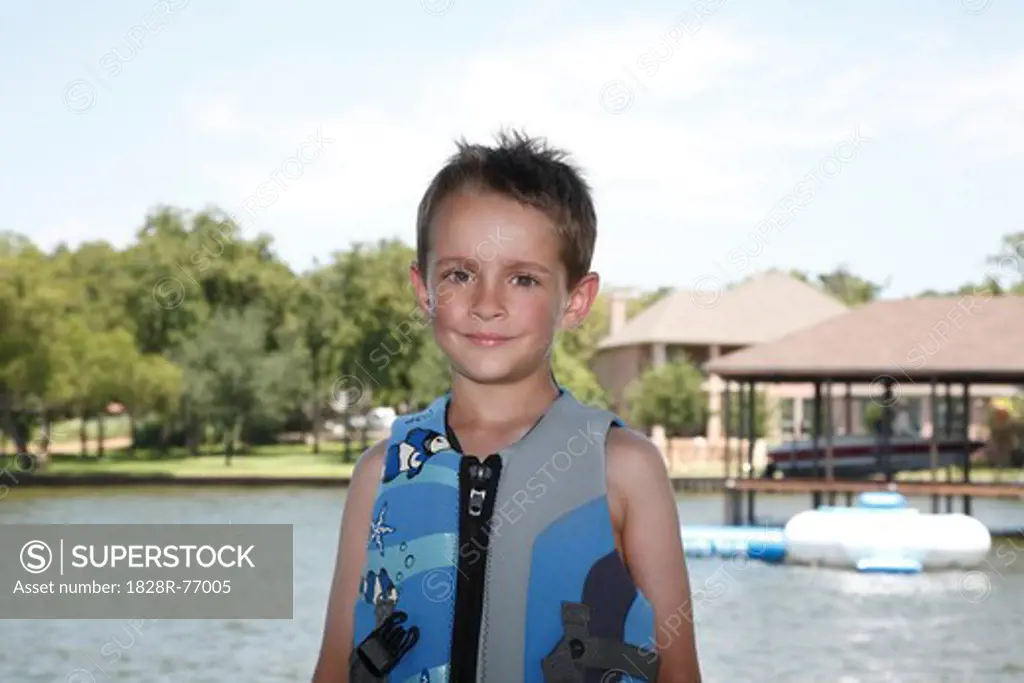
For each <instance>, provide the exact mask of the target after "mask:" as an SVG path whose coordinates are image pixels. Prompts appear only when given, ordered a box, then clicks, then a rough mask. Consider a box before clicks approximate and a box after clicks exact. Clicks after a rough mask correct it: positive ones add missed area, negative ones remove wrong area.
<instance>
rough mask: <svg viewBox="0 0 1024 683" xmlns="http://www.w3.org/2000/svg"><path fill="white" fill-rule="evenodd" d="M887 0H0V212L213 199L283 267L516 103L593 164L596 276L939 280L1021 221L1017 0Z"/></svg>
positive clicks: (48, 236) (78, 217)
mask: <svg viewBox="0 0 1024 683" xmlns="http://www.w3.org/2000/svg"><path fill="white" fill-rule="evenodd" d="M893 4H895V3H889V2H883V1H881V0H878V1H865V2H857V3H823V2H816V1H813V0H806V1H802V2H797V1H791V2H770V3H769V2H765V3H752V2H742V3H741V2H740V1H739V0H725V1H724V2H723V1H722V0H705V1H704V2H685V1H684V2H654V1H652V2H644V3H620V2H612V1H611V0H603V1H598V2H595V1H590V2H583V1H582V0H578V1H574V0H532V1H529V0H528V1H526V2H498V1H495V0H491V1H489V2H475V3H470V2H469V1H468V0H397V1H396V2H388V3H371V2H358V3H356V2H313V1H305V2H303V1H298V2H291V3H282V2H266V1H260V0H247V1H246V2H238V1H236V0H221V1H218V2H199V0H165V1H161V2H154V1H152V0H145V1H138V2H129V1H127V0H109V1H107V2H103V3H92V4H91V6H87V4H86V3H69V2H56V1H54V0H49V1H47V2H37V3H5V4H4V6H3V8H2V9H0V70H2V80H3V83H4V84H5V87H4V88H3V89H2V90H0V93H2V94H0V97H2V98H3V99H2V103H3V106H2V107H0V127H2V130H3V131H4V134H3V135H2V136H0V152H2V154H3V159H4V163H3V164H2V166H0V202H2V203H3V206H4V207H5V209H6V210H5V212H4V213H5V219H6V220H5V223H6V224H5V225H4V226H3V227H2V229H8V230H15V231H17V232H21V233H24V234H27V235H29V236H31V237H32V238H33V239H35V240H36V241H37V242H38V243H40V244H43V245H44V246H48V247H49V246H53V245H54V244H56V243H58V242H59V241H62V240H64V241H68V242H70V243H72V244H75V243H78V242H80V241H81V240H83V239H95V238H102V239H106V240H109V241H111V242H113V243H114V244H117V245H123V244H125V243H127V242H128V241H130V240H131V239H132V235H133V234H134V232H135V230H136V229H137V228H138V226H139V225H140V224H141V223H142V221H143V217H144V216H145V214H146V212H147V210H149V209H150V208H151V207H153V206H155V205H157V204H161V203H167V204H173V205H178V206H182V207H186V208H189V209H192V210H199V209H202V208H204V207H206V206H209V205H217V206H220V207H222V208H224V209H226V210H228V211H231V212H233V213H235V214H236V215H238V216H239V217H240V218H242V217H245V218H246V220H245V221H243V224H244V225H245V226H246V230H247V231H248V230H252V231H253V232H256V231H262V232H267V233H270V234H272V235H273V236H274V240H275V244H276V246H277V250H278V252H279V253H280V254H281V255H282V256H283V257H284V258H285V259H286V260H287V261H288V262H289V263H291V264H292V265H293V266H294V267H295V268H296V269H304V268H306V267H308V266H309V265H310V264H311V263H312V261H313V259H314V258H319V259H320V260H324V259H325V258H327V257H328V256H329V254H330V253H331V252H332V251H333V250H336V249H341V248H345V247H346V246H347V245H349V244H350V243H351V242H352V241H353V240H373V239H376V238H379V237H387V236H397V237H401V238H403V239H405V240H407V241H408V242H410V243H412V240H413V235H414V232H413V218H414V214H415V206H416V203H417V201H418V199H419V196H420V194H421V193H422V191H423V188H424V186H425V185H426V183H427V181H428V180H429V178H430V176H431V175H432V173H433V172H434V170H435V169H436V167H437V166H438V165H439V164H440V163H441V162H442V161H443V159H444V157H445V156H446V155H447V154H448V153H450V152H451V151H452V149H453V147H452V139H453V138H454V137H456V136H459V135H463V134H464V135H466V136H468V137H469V138H471V139H486V138H487V137H488V136H489V134H490V132H492V131H493V130H495V129H496V128H497V127H499V126H500V125H514V126H523V127H525V128H526V130H527V131H528V132H531V133H536V134H544V135H546V136H548V137H549V138H550V139H551V140H552V142H555V143H556V144H559V145H563V146H566V147H568V148H569V149H570V150H571V151H573V153H574V154H575V157H576V158H577V160H578V161H579V162H580V163H581V164H582V165H583V166H584V168H585V169H586V171H587V173H588V177H589V178H590V180H591V181H592V183H593V185H594V188H595V192H596V199H597V202H598V207H599V215H600V236H599V246H598V252H597V255H596V260H595V268H596V269H598V270H599V271H600V272H601V273H602V275H603V276H604V278H605V282H607V283H610V284H613V285H628V286H638V287H646V288H653V287H657V286H662V285H668V286H673V287H688V286H692V284H693V283H694V282H695V281H701V282H704V281H706V280H707V279H708V277H714V278H720V279H726V280H728V279H736V278H739V277H743V276H745V275H747V274H749V273H750V272H753V271H756V270H761V269H764V268H769V267H785V268H789V267H795V268H802V269H807V270H812V271H822V270H827V269H831V268H833V267H835V266H837V265H839V264H840V263H845V264H847V265H848V266H849V267H851V268H852V269H853V270H854V271H856V272H858V273H860V274H863V275H865V276H867V277H870V278H872V279H875V280H885V279H887V278H891V287H890V289H889V290H888V294H889V295H892V296H899V295H905V294H914V293H917V292H918V291H920V290H923V289H926V288H952V287H955V286H958V285H960V284H962V283H963V282H965V281H968V280H976V279H978V278H979V277H980V276H981V275H982V274H983V272H984V268H985V266H984V258H985V256H986V255H987V254H990V253H992V252H994V251H995V250H996V249H997V248H998V243H999V238H1000V236H1001V235H1003V234H1005V233H1008V232H1011V231H1018V230H1021V229H1022V221H1021V217H1022V215H1024V212H1022V210H1021V209H1022V203H1024V199H1022V197H1024V193H1022V192H1021V191H1020V185H1021V180H1022V178H1024V125H1022V124H1021V121H1024V44H1022V43H1021V41H1020V35H1021V34H1020V27H1021V26H1022V25H1024V5H1020V4H1018V3H1014V2H1011V1H1010V0H941V1H940V0H927V1H923V0H922V1H920V2H912V3H900V6H899V7H896V8H894V7H892V5H893ZM840 5H842V7H840ZM701 13H703V14H704V16H703V17H700V18H699V19H698V18H697V15H698V14H701ZM137 44H138V45H141V47H140V46H138V45H137ZM83 81H84V83H83ZM69 88H70V89H69ZM627 105H628V106H627ZM72 110H76V111H72ZM83 110H84V111H83ZM609 110H611V111H609ZM858 130H859V131H860V134H861V135H862V136H867V137H868V138H869V139H866V140H864V141H862V142H861V143H860V146H859V148H858V149H857V151H856V153H854V151H853V148H851V147H849V146H843V145H841V143H842V142H843V140H844V139H848V138H852V137H853V136H855V135H856V134H857V131H858ZM318 131H319V135H320V136H321V137H322V138H330V139H331V140H333V141H332V142H329V143H326V144H324V146H323V147H322V149H321V150H320V151H314V148H312V147H308V148H305V149H304V150H303V152H304V153H305V154H306V155H307V157H308V158H310V159H311V160H310V161H308V162H307V163H305V164H304V166H302V167H301V168H300V167H299V166H298V165H292V166H291V167H290V169H286V170H287V171H289V172H291V173H292V174H293V175H297V176H298V177H295V178H293V179H288V178H286V177H284V176H279V177H281V178H282V182H283V183H284V187H283V188H282V187H280V186H278V189H279V190H280V191H279V192H278V197H276V198H275V199H274V200H273V201H271V200H270V199H269V197H270V195H268V194H266V192H264V193H263V195H262V199H261V200H258V201H259V202H260V203H259V204H257V203H256V202H257V200H255V199H247V198H249V197H255V196H256V195H257V189H258V188H259V187H260V186H261V185H264V184H265V183H268V182H269V183H271V184H273V180H272V177H273V175H274V173H275V169H278V168H280V167H281V164H282V163H283V162H285V160H286V159H288V158H289V157H290V156H293V155H294V154H295V153H296V150H297V149H298V147H299V145H300V144H302V142H303V140H304V139H307V138H309V137H310V136H314V137H315V136H316V135H317V134H318ZM836 155H838V156H839V157H842V158H843V159H844V160H843V161H842V162H839V161H836V160H835V158H834V157H835V156H836ZM314 156H315V157H316V158H315V159H313V158H312V157H314ZM830 157H832V158H831V159H830ZM816 168H817V169H818V176H817V177H818V180H817V181H816V180H813V179H812V180H810V181H805V178H806V177H807V176H808V174H810V173H811V172H812V171H813V170H814V169H816ZM801 182H809V183H810V184H809V185H803V186H801V185H800V183H801ZM1011 188H1012V190H1011ZM810 189H813V195H809V190H810ZM789 194H794V195H795V196H796V197H797V199H798V200H799V204H798V205H797V209H796V210H795V213H793V214H792V215H791V218H790V219H789V220H788V222H786V224H785V225H784V226H783V227H771V228H770V229H767V230H766V226H768V224H764V223H762V221H763V220H764V219H765V218H766V217H767V216H769V215H770V214H772V213H773V210H774V209H775V208H776V207H777V206H780V203H786V202H784V201H783V200H784V198H785V197H786V196H787V195H789ZM246 205H248V206H249V207H250V209H253V210H252V212H251V214H250V215H249V216H247V215H246V210H245V207H246ZM789 205H790V206H793V202H792V201H790V202H789ZM254 207H255V208H254ZM775 215H777V216H778V215H779V214H778V213H777V212H776V214H775ZM759 224H761V227H760V228H759V227H758V225H759ZM758 232H760V233H761V234H762V237H760V238H758V237H756V235H757V233H758ZM757 240H759V241H760V244H759V243H758V241H757ZM738 249H745V250H746V251H747V252H749V254H750V255H751V257H750V258H749V259H739V258H737V257H736V256H737V254H738V253H739V252H737V250H738ZM730 253H731V254H732V258H730Z"/></svg>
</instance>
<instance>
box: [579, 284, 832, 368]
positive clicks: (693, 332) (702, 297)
mask: <svg viewBox="0 0 1024 683" xmlns="http://www.w3.org/2000/svg"><path fill="white" fill-rule="evenodd" d="M848 310H849V309H848V308H847V307H846V306H845V305H843V303H842V302H840V301H839V300H837V299H835V298H833V297H831V296H829V295H827V294H824V293H823V292H821V291H820V290H818V289H816V288H815V287H813V286H812V285H809V284H807V283H805V282H801V281H800V280H797V279H796V278H793V277H791V276H789V275H787V274H786V273H782V272H779V271H774V270H772V271H766V272H763V273H759V274H757V275H754V276H752V277H750V278H749V279H747V280H746V281H744V282H741V283H739V284H737V285H735V286H734V287H732V288H730V289H717V290H710V289H704V290H677V291H674V292H672V293H671V294H668V295H666V296H665V297H663V298H662V299H660V300H659V301H657V302H656V303H654V304H653V305H651V306H650V307H648V308H646V309H645V310H644V311H643V312H641V313H639V314H638V315H636V316H634V317H633V318H631V319H630V320H628V321H627V322H626V324H625V325H624V326H623V327H622V329H621V330H619V331H617V332H616V333H614V334H611V335H609V336H608V337H606V338H605V339H603V340H602V341H601V343H599V344H598V346H597V348H598V350H601V349H611V348H616V347H622V346H633V345H638V344H656V343H664V344H721V345H735V346H748V345H751V344H759V343H762V342H766V341H769V340H772V339H775V338H777V337H780V336H782V335H784V334H788V333H790V332H792V331H794V330H797V329H801V328H805V327H807V326H809V325H813V324H815V323H818V322H821V321H822V320H826V319H829V318H832V317H835V316H837V315H841V314H843V313H845V312H846V311H848Z"/></svg>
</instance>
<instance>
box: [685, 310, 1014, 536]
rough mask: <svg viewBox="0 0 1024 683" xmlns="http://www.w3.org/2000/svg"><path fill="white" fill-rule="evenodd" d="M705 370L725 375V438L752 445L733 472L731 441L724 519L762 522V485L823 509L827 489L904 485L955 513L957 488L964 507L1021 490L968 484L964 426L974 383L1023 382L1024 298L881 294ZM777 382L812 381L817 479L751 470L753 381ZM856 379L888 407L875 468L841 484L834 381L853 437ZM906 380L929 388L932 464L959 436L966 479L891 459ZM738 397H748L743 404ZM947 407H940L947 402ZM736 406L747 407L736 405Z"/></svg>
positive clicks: (724, 358) (967, 436)
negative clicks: (913, 477) (903, 471)
mask: <svg viewBox="0 0 1024 683" xmlns="http://www.w3.org/2000/svg"><path fill="white" fill-rule="evenodd" d="M705 369H706V370H707V372H708V373H710V374H712V375H717V376H718V377H720V378H721V379H722V380H723V381H724V382H725V384H726V388H725V392H724V396H723V399H724V400H723V405H722V424H723V431H724V433H725V437H726V440H727V441H726V443H729V438H730V437H738V439H737V442H738V443H746V444H747V452H746V453H745V454H744V453H742V452H737V453H736V454H735V458H736V461H737V463H742V462H743V460H744V456H745V459H746V463H745V466H742V467H740V468H738V469H739V473H738V474H737V475H736V476H735V477H733V476H731V475H730V472H731V462H732V458H733V453H732V449H730V448H727V449H726V465H725V469H726V473H727V474H726V476H727V481H726V490H727V492H728V495H727V496H726V498H727V503H726V520H727V523H729V524H742V523H744V521H745V522H746V523H747V524H754V523H755V516H754V506H755V495H756V493H757V492H759V491H760V492H789V493H795V492H805V493H810V494H811V497H812V506H813V507H817V506H818V505H821V504H822V498H823V496H824V495H825V494H828V497H829V503H830V504H834V503H835V496H836V494H837V493H844V492H845V493H846V496H847V500H849V499H850V498H851V496H852V494H853V493H855V492H858V491H865V490H899V491H902V492H904V493H906V494H908V495H922V494H923V495H931V497H932V512H936V513H937V512H939V511H940V501H941V499H942V498H943V497H945V499H946V511H947V512H952V511H953V498H954V496H959V497H962V501H963V506H962V509H963V512H964V513H965V514H968V515H970V514H971V507H972V506H971V499H972V497H1000V498H1004V497H1008V498H1024V485H1022V484H1020V483H1016V484H995V483H986V484H980V483H976V482H972V480H971V464H972V463H971V459H972V453H971V438H970V436H971V435H970V433H969V427H970V419H969V416H970V415H971V410H972V405H973V402H972V387H975V386H978V385H987V386H994V385H1001V386H1003V387H1005V388H1007V389H1012V388H1013V387H1018V388H1020V387H1024V297H1022V296H993V295H992V294H991V293H990V292H987V291H985V290H978V291H975V292H972V293H969V294H964V295H962V296H956V297H926V298H919V299H901V300H883V301H876V302H873V303H870V304H865V305H863V306H861V307H858V308H855V309H853V310H851V311H850V312H849V313H845V314H842V315H839V316H836V317H834V318H830V319H828V320H825V321H823V322H821V323H818V324H816V325H812V326H811V327H809V328H806V329H803V330H799V331H797V332H793V333H791V334H788V335H785V336H783V337H781V338H779V339H776V340H774V341H771V342H768V343H765V344H760V345H757V346H752V347H748V348H746V349H743V350H741V351H737V352H735V353H731V354H728V355H726V356H722V357H720V358H717V359H714V360H712V361H710V362H709V363H707V364H706V365H705ZM770 383H801V384H812V385H813V387H814V401H813V418H812V420H813V427H812V430H811V441H812V444H813V445H812V449H813V451H814V455H813V458H814V476H813V477H810V478H800V479H796V480H784V481H780V480H775V479H772V478H765V477H760V476H758V475H757V474H756V473H755V470H754V448H755V443H756V441H757V438H756V426H755V420H754V416H755V413H756V408H755V407H756V397H757V393H756V392H757V385H758V384H770ZM858 384H859V385H865V384H867V385H871V386H872V387H873V389H874V392H873V401H874V402H875V403H876V404H877V405H878V406H879V407H880V409H881V410H880V412H881V418H880V421H879V428H878V433H877V436H876V448H875V453H876V457H877V472H878V476H877V477H876V478H875V479H873V480H869V481H864V480H861V481H849V480H846V481H844V480H842V479H838V478H837V477H836V473H835V461H834V458H833V439H834V437H835V434H834V429H833V426H834V424H835V422H836V419H835V418H836V416H835V415H832V414H831V413H832V409H833V406H834V402H833V400H832V397H833V389H834V388H835V386H836V385H844V386H845V394H844V399H845V400H844V408H845V411H844V412H845V426H846V433H847V434H849V433H852V432H851V428H852V425H851V422H852V420H851V397H852V391H851V386H852V385H858ZM907 387H915V388H916V389H917V390H918V391H920V390H921V389H922V388H924V387H929V388H930V403H929V405H930V410H931V415H932V429H931V434H930V439H931V453H932V458H933V462H937V460H935V457H936V456H935V454H936V451H937V444H938V443H939V441H940V440H941V441H945V442H947V443H948V442H949V441H950V440H951V439H952V440H956V441H959V442H960V443H962V444H963V452H962V457H961V461H960V470H961V472H962V478H961V481H960V482H952V481H948V482H940V481H939V480H938V477H937V472H936V470H937V467H936V468H932V472H933V475H932V481H928V482H902V481H901V482H896V481H894V474H895V473H894V471H893V467H892V463H891V462H890V459H889V457H888V454H889V453H891V450H890V448H889V441H890V439H891V437H892V433H893V431H892V425H893V406H894V405H896V403H897V402H898V400H899V398H900V396H901V394H902V393H903V392H904V390H905V388H907ZM940 388H941V391H940ZM741 401H742V402H744V405H743V406H737V405H736V404H737V403H739V402H741ZM940 406H941V407H943V408H944V410H942V411H940V410H939V408H940ZM741 407H742V408H744V409H743V410H738V409H737V408H741ZM958 409H959V412H960V413H961V415H962V416H963V417H962V419H960V420H956V419H955V415H956V413H957V412H958ZM940 412H941V413H942V415H940ZM737 418H745V419H743V420H742V421H743V424H738V422H739V421H740V420H738V419H737ZM744 493H745V494H746V495H745V496H744V495H743V494H744ZM744 498H745V500H744ZM744 503H745V506H744ZM744 507H745V508H746V509H745V510H744V509H743V508H744Z"/></svg>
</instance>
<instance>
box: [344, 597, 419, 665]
mask: <svg viewBox="0 0 1024 683" xmlns="http://www.w3.org/2000/svg"><path fill="white" fill-rule="evenodd" d="M407 618H408V615H407V614H406V613H405V612H402V611H399V610H395V611H393V612H392V613H391V615H390V616H389V617H388V618H387V619H385V620H384V622H383V623H382V624H380V625H379V626H378V627H377V628H375V629H374V630H373V631H372V632H371V633H370V635H368V636H366V638H364V639H363V642H361V643H359V645H358V646H357V647H356V648H355V650H353V652H352V656H351V658H350V659H349V664H350V669H351V671H350V673H351V676H352V679H353V682H354V683H355V682H356V681H382V680H386V679H385V677H386V676H387V675H388V673H389V672H390V671H391V670H392V669H394V668H395V666H397V665H398V662H399V660H401V659H402V657H404V656H405V653H406V652H408V651H409V650H411V649H412V646H413V645H415V644H416V641H418V640H419V638H420V630H419V628H418V627H416V626H412V627H410V628H409V629H408V630H406V629H404V628H402V626H401V624H403V623H405V620H406V619H407Z"/></svg>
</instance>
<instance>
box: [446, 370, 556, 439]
mask: <svg viewBox="0 0 1024 683" xmlns="http://www.w3.org/2000/svg"><path fill="white" fill-rule="evenodd" d="M453 374H454V377H453V378H452V391H451V401H450V405H449V406H448V415H449V419H450V420H451V422H453V423H456V424H462V425H495V426H500V425H505V424H509V423H516V422H520V421H527V422H531V421H533V419H535V418H538V417H539V416H540V415H543V414H544V412H545V411H546V410H547V409H548V407H550V405H551V403H552V402H553V401H554V400H555V399H557V398H558V393H559V389H558V385H557V384H555V381H554V378H553V377H552V376H551V370H550V369H548V368H545V369H543V370H541V371H540V372H537V373H534V374H532V375H530V376H529V377H526V378H524V379H523V380H520V381H518V382H515V383H513V384H477V383H476V382H473V381H471V380H469V379H467V378H465V377H463V376H462V375H460V374H458V373H457V372H456V373H453Z"/></svg>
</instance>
